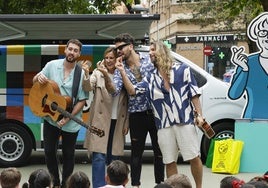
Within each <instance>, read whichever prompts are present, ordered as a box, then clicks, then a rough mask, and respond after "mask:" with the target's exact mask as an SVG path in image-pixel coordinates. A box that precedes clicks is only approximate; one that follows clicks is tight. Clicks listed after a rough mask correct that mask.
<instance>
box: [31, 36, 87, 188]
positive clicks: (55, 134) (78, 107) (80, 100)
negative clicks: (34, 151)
mask: <svg viewBox="0 0 268 188" xmlns="http://www.w3.org/2000/svg"><path fill="white" fill-rule="evenodd" d="M81 48H82V43H81V42H80V41H79V40H77V39H70V40H69V41H68V42H67V45H66V47H65V50H64V53H65V58H64V59H57V60H52V61H50V62H48V63H47V64H46V65H45V67H44V68H43V69H42V70H41V71H40V72H39V73H38V74H37V75H35V76H34V78H33V82H39V83H40V84H46V83H48V82H49V80H52V81H54V82H56V83H57V85H58V88H59V90H60V93H61V95H63V96H69V97H71V98H73V97H74V96H72V93H73V89H72V88H73V80H74V75H75V69H76V67H77V68H80V69H81V67H78V65H77V64H76V62H77V59H78V58H79V57H80V54H81ZM80 74H81V77H80V82H79V83H74V84H79V85H78V90H77V95H76V99H75V100H74V101H76V102H74V103H73V106H72V109H71V110H70V113H71V115H73V116H75V117H76V118H79V119H81V118H82V110H83V107H84V105H85V102H86V99H87V98H88V92H85V91H83V89H82V79H83V77H84V71H83V70H82V72H81V73H80ZM79 76H80V75H79ZM40 100H41V99H40ZM80 127H81V126H80V125H79V124H78V123H76V122H75V121H72V120H71V119H70V118H68V117H62V118H60V119H59V120H58V121H56V122H55V121H53V120H52V119H51V118H50V117H48V116H47V117H44V127H43V137H44V150H45V159H46V164H47V168H48V171H49V173H50V174H51V176H52V179H53V185H54V187H60V186H61V187H65V183H66V180H67V179H68V177H69V176H70V175H71V174H72V173H73V169H74V152H75V145H76V138H77V135H78V132H79V130H80ZM60 136H61V143H62V154H63V155H62V156H63V167H62V178H61V179H62V182H60V177H59V168H58V162H57V161H58V160H57V149H58V143H59V137H60Z"/></svg>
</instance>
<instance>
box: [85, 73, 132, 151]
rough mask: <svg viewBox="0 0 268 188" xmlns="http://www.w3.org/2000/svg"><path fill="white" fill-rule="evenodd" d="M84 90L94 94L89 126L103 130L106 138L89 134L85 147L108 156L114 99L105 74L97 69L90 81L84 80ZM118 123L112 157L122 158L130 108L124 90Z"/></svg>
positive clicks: (120, 102) (120, 97)
mask: <svg viewBox="0 0 268 188" xmlns="http://www.w3.org/2000/svg"><path fill="white" fill-rule="evenodd" d="M82 85H83V89H84V90H85V91H91V90H93V92H94V97H93V101H92V103H91V106H90V111H89V122H88V123H89V125H93V126H95V127H97V128H100V129H103V130H104V133H105V136H103V137H98V136H97V135H94V134H91V133H89V132H87V134H86V138H85V142H84V147H85V148H87V149H88V151H90V152H99V153H104V154H106V151H107V145H108V137H109V130H110V124H111V114H112V101H113V97H112V96H111V94H109V92H108V91H107V90H106V88H105V81H104V76H103V74H102V73H101V72H100V71H98V70H97V69H95V70H94V71H93V73H92V75H91V76H90V78H89V79H88V80H85V79H84V80H83V84H82ZM117 112H118V114H117V122H116V126H115V132H114V139H113V144H112V155H115V156H122V155H123V154H124V144H125V136H124V135H123V129H124V128H128V126H129V121H128V116H129V114H128V108H127V93H126V91H125V90H122V92H121V93H120V96H119V102H118V110H117Z"/></svg>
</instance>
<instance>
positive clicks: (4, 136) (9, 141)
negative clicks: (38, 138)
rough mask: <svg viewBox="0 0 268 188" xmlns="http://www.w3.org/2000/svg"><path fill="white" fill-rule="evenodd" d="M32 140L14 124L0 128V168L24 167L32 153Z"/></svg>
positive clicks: (8, 123)
mask: <svg viewBox="0 0 268 188" xmlns="http://www.w3.org/2000/svg"><path fill="white" fill-rule="evenodd" d="M32 148H33V144H32V140H31V137H30V135H29V134H28V132H27V131H26V130H25V129H24V128H23V127H22V126H21V125H18V124H15V123H10V122H6V123H3V124H1V126H0V166H1V167H9V166H14V167H16V166H21V165H24V164H25V163H26V162H27V161H28V159H29V157H30V156H31V153H32Z"/></svg>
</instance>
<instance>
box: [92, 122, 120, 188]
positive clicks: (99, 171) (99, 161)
mask: <svg viewBox="0 0 268 188" xmlns="http://www.w3.org/2000/svg"><path fill="white" fill-rule="evenodd" d="M115 125H116V120H111V126H110V131H109V138H108V144H107V153H106V154H103V153H97V152H93V153H92V184H93V188H98V187H101V186H104V185H106V182H105V173H106V171H105V169H106V168H105V165H109V164H110V163H111V162H112V161H113V160H117V159H119V156H113V155H112V144H113V138H114V130H115Z"/></svg>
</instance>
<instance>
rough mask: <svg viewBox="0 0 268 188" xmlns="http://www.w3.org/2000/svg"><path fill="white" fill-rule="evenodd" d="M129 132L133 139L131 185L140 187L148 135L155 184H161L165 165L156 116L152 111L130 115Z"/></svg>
mask: <svg viewBox="0 0 268 188" xmlns="http://www.w3.org/2000/svg"><path fill="white" fill-rule="evenodd" d="M129 131H130V139H131V158H130V168H131V173H130V175H131V185H132V186H139V185H140V184H141V182H140V176H141V169H142V155H143V152H144V147H145V142H146V137H147V134H148V133H149V135H150V137H151V142H152V149H153V152H154V177H155V183H157V184H159V183H161V182H163V181H164V164H163V159H162V158H163V157H162V153H161V150H160V148H159V145H158V141H157V128H156V125H155V122H154V115H153V113H152V111H151V110H147V111H144V112H135V113H130V115H129Z"/></svg>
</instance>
